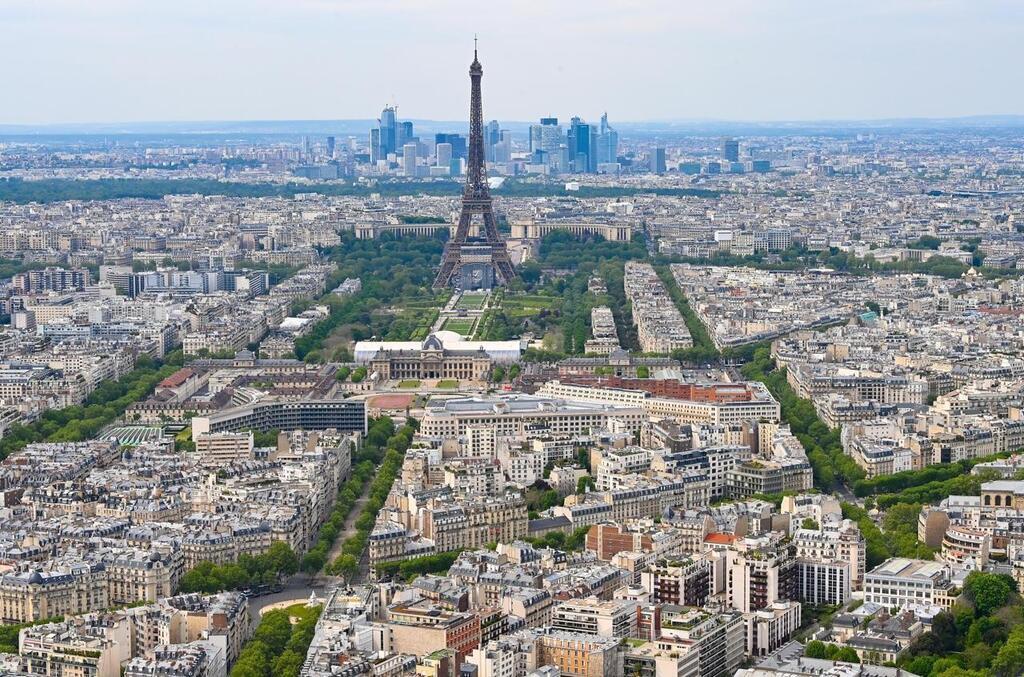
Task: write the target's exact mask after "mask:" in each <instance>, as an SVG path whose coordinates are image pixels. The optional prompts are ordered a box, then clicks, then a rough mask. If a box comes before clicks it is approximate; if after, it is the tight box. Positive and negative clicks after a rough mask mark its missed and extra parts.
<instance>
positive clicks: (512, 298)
mask: <svg viewBox="0 0 1024 677" xmlns="http://www.w3.org/2000/svg"><path fill="white" fill-rule="evenodd" d="M556 301H558V298H557V297H554V296H544V295H542V294H519V295H510V294H506V295H505V298H504V299H503V300H502V304H503V305H504V306H505V307H506V308H508V307H521V308H550V307H551V306H553V305H554V304H555V302H556Z"/></svg>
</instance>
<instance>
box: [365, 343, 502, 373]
mask: <svg viewBox="0 0 1024 677" xmlns="http://www.w3.org/2000/svg"><path fill="white" fill-rule="evenodd" d="M521 354H522V343H521V342H520V341H467V340H465V339H463V338H462V336H461V335H459V334H457V333H455V332H452V331H437V332H434V333H432V334H430V335H429V336H427V338H425V339H424V340H423V341H422V342H420V341H359V342H358V343H356V351H355V361H356V362H358V363H359V364H364V365H366V366H367V368H368V369H369V370H370V371H371V372H376V373H377V374H379V375H380V377H381V378H383V379H461V380H479V379H484V378H487V375H488V374H489V373H490V371H491V368H492V367H493V366H494V365H498V364H513V363H515V362H517V361H518V360H519V357H520V355H521Z"/></svg>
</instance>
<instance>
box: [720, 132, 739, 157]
mask: <svg viewBox="0 0 1024 677" xmlns="http://www.w3.org/2000/svg"><path fill="white" fill-rule="evenodd" d="M722 159H723V160H727V161H729V162H739V161H740V142H739V141H737V140H736V139H733V138H731V137H728V136H723V137H722Z"/></svg>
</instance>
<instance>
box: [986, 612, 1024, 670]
mask: <svg viewBox="0 0 1024 677" xmlns="http://www.w3.org/2000/svg"><path fill="white" fill-rule="evenodd" d="M992 672H993V674H995V675H997V676H998V677H1011V676H1012V675H1019V674H1021V673H1022V672H1024V625H1019V626H1017V627H1016V628H1014V629H1013V632H1011V633H1010V636H1009V637H1008V638H1007V640H1006V644H1004V645H1003V646H1002V648H1000V649H999V653H997V654H996V657H995V658H994V659H993V660H992Z"/></svg>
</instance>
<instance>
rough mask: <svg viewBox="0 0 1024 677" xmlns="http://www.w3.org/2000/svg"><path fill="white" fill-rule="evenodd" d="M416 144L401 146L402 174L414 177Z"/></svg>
mask: <svg viewBox="0 0 1024 677" xmlns="http://www.w3.org/2000/svg"><path fill="white" fill-rule="evenodd" d="M419 147H420V144H418V143H407V144H405V145H404V146H402V174H404V175H405V176H416V159H417V156H418V155H419Z"/></svg>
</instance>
